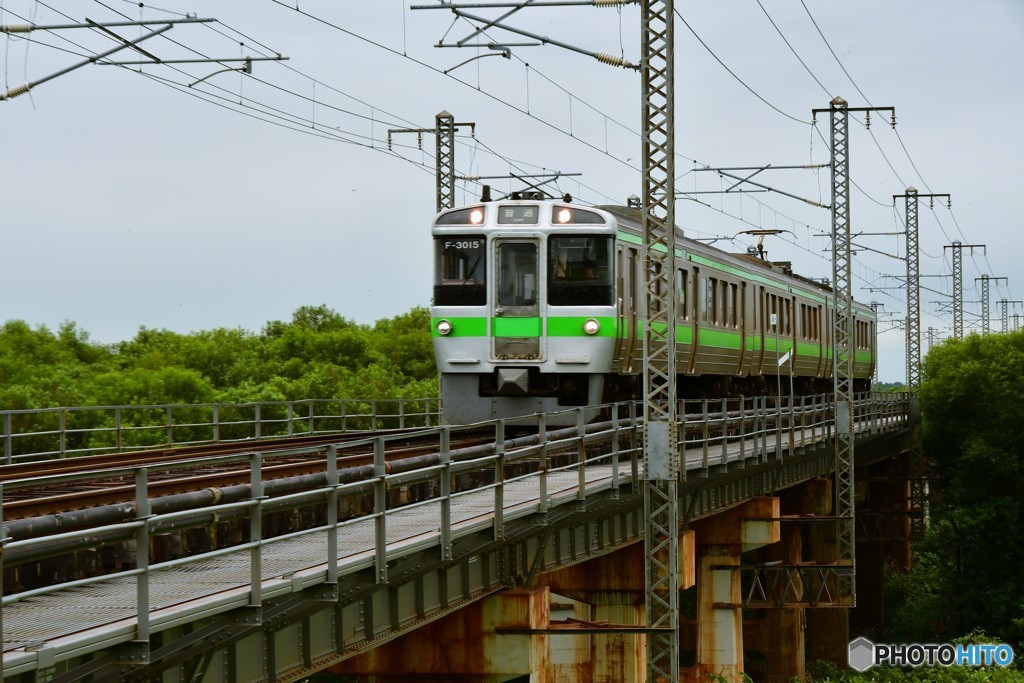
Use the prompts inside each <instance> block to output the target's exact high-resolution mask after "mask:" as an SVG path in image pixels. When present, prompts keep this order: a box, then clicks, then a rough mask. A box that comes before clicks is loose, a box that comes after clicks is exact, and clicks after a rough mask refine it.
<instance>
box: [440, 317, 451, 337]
mask: <svg viewBox="0 0 1024 683" xmlns="http://www.w3.org/2000/svg"><path fill="white" fill-rule="evenodd" d="M451 331H452V324H451V323H450V322H448V321H447V320H438V321H437V333H438V334H439V335H441V336H442V337H443V336H447V335H448V334H449V333H450V332H451Z"/></svg>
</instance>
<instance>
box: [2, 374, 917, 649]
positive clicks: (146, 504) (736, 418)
mask: <svg viewBox="0 0 1024 683" xmlns="http://www.w3.org/2000/svg"><path fill="white" fill-rule="evenodd" d="M827 399H828V397H827V396H820V397H807V398H805V399H801V400H800V401H799V402H797V401H792V402H785V401H784V402H775V401H773V400H771V398H769V399H764V398H736V399H728V400H721V399H719V400H715V401H701V402H700V404H699V407H700V410H699V411H698V410H689V411H688V410H681V411H680V416H681V420H680V421H681V425H680V438H681V442H682V445H683V446H684V448H685V449H686V450H685V451H684V453H683V456H684V459H685V463H684V467H685V468H686V469H687V470H688V471H690V472H693V473H694V474H696V475H698V476H699V475H700V472H701V471H702V470H708V469H709V468H712V467H716V466H719V465H726V464H728V463H729V462H732V461H735V460H736V459H739V458H749V457H757V458H763V459H767V458H768V457H773V458H778V459H785V458H788V457H791V456H793V455H794V452H795V451H796V450H798V449H800V448H802V447H804V446H805V445H806V443H808V442H809V441H810V440H811V439H813V440H816V441H821V440H823V439H828V438H830V436H831V434H832V430H833V429H834V427H833V424H834V420H835V417H834V410H833V406H832V404H831V403H830V402H829V401H828V400H827ZM783 403H789V405H783ZM683 407H684V408H686V407H690V408H693V407H694V406H693V404H689V403H688V402H687V403H684V406H683ZM604 408H605V409H606V414H607V415H608V416H609V417H610V419H609V420H607V421H606V422H604V423H600V424H598V425H597V426H594V425H587V424H585V421H584V416H585V414H586V413H585V412H584V411H588V412H589V411H593V409H594V407H592V406H591V407H586V408H574V409H572V410H571V411H569V412H574V413H575V415H576V417H577V420H576V426H575V427H567V428H558V429H556V430H553V431H552V430H550V429H547V428H546V427H545V426H544V425H545V424H546V422H547V420H549V419H551V418H552V416H551V415H546V416H541V415H534V416H531V417H530V419H531V420H532V421H533V423H534V424H539V425H540V428H539V430H538V433H537V435H536V436H531V437H517V438H511V439H510V438H506V434H505V429H506V426H507V422H506V421H505V420H493V421H490V422H486V423H481V424H478V425H473V426H472V429H474V430H479V429H480V428H481V427H485V428H488V429H492V430H493V433H494V440H493V441H492V443H491V444H489V445H484V446H475V447H471V448H463V449H461V450H453V449H452V448H451V437H452V434H453V433H459V432H463V431H469V430H470V429H471V427H468V426H467V427H453V426H431V427H426V428H424V429H422V430H418V431H417V432H416V433H415V435H410V434H404V435H375V436H367V438H365V439H359V440H358V441H357V442H346V443H339V444H335V445H332V446H329V447H327V450H326V453H327V455H326V457H327V467H326V473H327V474H326V477H325V479H324V482H323V484H319V485H317V486H316V487H314V488H313V489H312V490H307V491H301V492H298V493H292V494H286V495H285V496H279V497H277V498H268V497H267V495H266V494H265V493H264V490H263V488H264V486H263V483H264V482H263V480H262V477H261V469H262V462H263V461H264V460H265V459H267V458H269V457H273V456H275V455H279V454H280V451H262V452H261V451H252V452H248V453H245V454H241V455H235V456H217V457H216V458H205V459H204V458H200V459H196V460H195V461H192V462H191V463H189V464H191V465H194V464H196V463H198V462H206V463H210V462H212V461H214V460H216V461H217V462H218V463H223V462H231V461H239V462H248V464H249V467H250V469H251V472H252V475H251V483H250V487H249V491H248V496H247V497H245V498H244V499H242V500H235V501H224V502H217V503H215V504H211V505H204V506H200V507H196V508H194V509H189V510H172V511H167V512H155V513H154V512H153V510H152V509H151V505H150V503H152V502H153V501H151V500H149V499H148V482H149V480H150V478H151V476H152V475H153V473H156V472H160V471H166V470H170V469H178V468H181V467H184V466H186V465H184V464H182V463H174V464H166V465H160V464H157V465H146V466H140V467H125V468H118V469H117V470H116V471H117V472H118V473H119V474H122V475H132V476H134V478H135V486H136V504H135V507H134V516H132V514H133V511H132V510H131V509H129V517H128V518H127V519H124V520H121V521H117V522H114V523H109V524H105V525H100V526H97V527H92V528H88V529H81V530H77V531H66V532H64V533H61V534H60V535H59V536H50V537H44V538H25V539H22V540H12V541H10V542H7V543H6V548H5V549H4V552H3V553H0V571H2V569H3V566H2V563H3V562H4V558H5V557H6V556H8V554H9V553H10V551H13V550H17V549H19V548H24V547H30V546H44V545H46V544H47V543H50V542H54V540H57V541H66V540H75V539H86V538H90V539H97V538H100V537H102V536H103V532H105V531H107V532H119V533H124V534H130V535H131V536H132V537H133V538H135V540H136V548H137V562H138V564H137V567H136V568H135V569H131V570H127V571H121V572H119V573H118V574H117V576H121V577H130V576H134V577H135V579H136V587H137V595H138V608H139V609H138V615H137V616H138V626H137V628H138V631H139V634H140V635H144V634H147V633H148V628H149V624H148V619H149V603H148V600H149V597H148V596H149V581H150V578H149V577H150V575H151V574H152V573H153V572H156V571H164V570H168V569H170V568H173V567H179V566H182V565H187V564H192V563H196V562H200V561H203V560H205V559H208V558H210V557H217V556H221V555H225V554H230V553H248V554H249V557H250V570H251V572H250V573H251V577H252V581H251V586H250V588H251V595H250V602H251V604H254V605H258V604H260V599H261V594H260V590H261V589H260V585H259V584H260V583H261V582H262V581H263V580H264V579H263V577H262V568H261V567H262V560H261V552H262V548H263V547H264V546H266V545H269V544H272V543H279V542H282V541H283V540H284V536H287V537H289V538H291V537H295V536H297V535H304V534H309V533H315V532H325V533H326V534H327V537H328V539H327V540H328V549H329V552H328V553H327V555H328V556H327V557H326V558H325V562H326V563H327V572H326V576H327V577H328V579H327V580H333V579H331V578H330V577H331V576H332V574H333V576H334V577H335V578H336V576H337V572H338V561H339V560H338V553H337V549H338V534H339V530H341V529H343V528H345V527H346V526H348V525H350V524H355V523H358V522H359V521H366V522H372V523H373V525H374V526H375V529H376V538H377V543H376V548H375V552H374V557H373V566H374V567H375V570H376V576H377V580H378V581H381V582H386V581H387V571H388V564H389V563H390V562H393V560H394V559H395V558H396V557H397V556H398V553H397V551H389V549H388V547H387V542H386V538H387V524H388V518H389V514H388V513H389V512H391V511H394V510H396V509H400V508H405V507H408V506H413V505H417V506H418V505H423V504H426V503H428V502H429V503H434V502H437V503H439V504H440V519H439V520H438V522H439V523H438V526H437V532H436V533H437V538H438V540H439V543H440V553H441V557H442V559H445V558H447V559H451V550H452V543H453V541H454V539H456V538H457V537H458V536H459V534H460V533H467V529H466V528H463V527H459V526H458V525H456V524H455V523H454V522H453V520H452V518H451V501H452V500H453V499H455V498H457V497H460V496H463V495H466V494H468V493H469V492H471V491H476V492H479V491H483V490H489V491H492V492H493V496H494V508H493V510H492V515H491V521H490V522H488V524H490V525H492V526H493V528H494V534H495V539H496V540H500V539H502V538H503V534H504V514H505V513H504V505H503V495H504V488H505V486H507V485H508V484H509V483H511V482H513V481H516V480H520V479H523V478H526V477H537V478H538V482H539V486H538V490H539V498H538V500H537V508H538V509H539V510H541V511H545V510H547V509H548V507H549V506H550V505H551V504H552V501H553V500H554V499H555V498H556V497H558V498H561V497H562V496H564V495H566V493H565V491H571V490H572V489H571V488H570V489H563V491H562V492H558V493H557V496H556V495H554V494H552V493H550V492H549V491H548V487H547V479H548V477H549V476H551V474H552V473H554V472H558V471H570V470H573V469H575V470H578V471H579V480H578V484H577V486H576V492H575V496H576V497H577V498H580V499H583V498H586V496H587V493H588V486H591V485H592V484H591V483H588V479H587V477H586V470H587V469H588V468H592V467H595V466H597V465H598V464H600V465H602V466H604V465H606V464H610V465H611V471H612V474H611V484H610V485H611V486H612V487H613V488H615V489H617V488H618V487H619V486H620V484H621V483H622V482H623V481H626V480H635V479H636V477H637V476H638V473H639V472H640V471H641V468H642V457H641V453H642V450H641V447H640V446H639V443H640V440H641V438H642V429H640V426H641V421H640V420H639V419H637V416H638V415H640V414H642V411H639V410H638V409H637V405H636V404H635V403H621V404H610V405H608V406H604ZM854 410H855V419H856V420H857V425H858V427H857V429H858V431H867V432H869V433H875V432H877V431H886V430H891V429H902V428H904V427H905V426H906V424H908V420H909V406H908V398H907V397H906V396H905V395H900V394H872V395H862V396H857V397H855V400H854ZM562 412H564V411H562ZM410 436H415V438H417V439H425V438H430V439H437V452H436V453H435V454H434V455H433V456H423V458H422V459H421V460H417V463H418V464H417V466H416V467H413V468H411V469H408V470H401V471H397V472H389V471H388V469H387V467H386V465H385V462H384V453H385V451H386V445H387V443H389V442H391V441H394V440H397V439H399V438H410ZM624 439H628V440H629V445H627V446H626V447H623V446H622V441H623V440H624ZM750 443H752V444H753V448H754V450H753V451H752V452H748V451H747V450H746V448H747V446H748V444H750ZM370 444H372V445H373V446H374V454H375V455H374V465H373V468H372V469H373V471H372V473H368V475H367V476H363V477H362V478H361V479H360V480H358V481H340V479H339V470H338V457H339V454H342V453H343V452H344V451H345V450H346V449H351V448H358V447H360V446H362V447H366V446H367V445H370ZM596 446H601V447H602V448H601V451H600V452H599V453H594V452H593V449H594V447H596ZM323 448H324V447H323V446H318V447H316V448H312V447H311V448H308V449H289V452H290V453H300V454H301V453H303V452H309V453H312V452H314V450H318V451H322V450H323ZM588 449H590V450H589V451H588ZM730 449H733V450H730ZM698 453H699V455H700V457H699V458H697V459H696V460H695V459H694V458H693V457H690V456H691V455H692V456H694V457H696V455H697V454H698ZM552 459H558V462H552ZM512 466H515V467H524V468H527V471H524V472H518V473H517V472H510V471H509V469H508V468H509V467H512ZM462 470H471V471H479V472H483V473H487V476H483V477H481V479H480V481H478V482H476V483H474V484H472V485H471V486H468V487H464V488H463V489H462V490H453V486H452V482H453V477H455V475H456V474H457V473H458V472H460V471H462ZM89 476H92V477H93V478H95V476H96V473H87V474H83V473H76V474H74V475H62V476H61V477H60V478H59V479H60V481H61V482H69V481H74V480H81V479H84V478H88V477H89ZM104 476H110V471H105V472H104ZM603 481H605V482H607V479H604V480H603ZM32 483H33V484H35V485H38V484H39V480H35V481H34V482H32ZM414 483H431V484H432V485H433V484H436V489H435V490H434V492H433V493H432V494H431V495H429V496H428V498H427V499H426V500H424V501H415V502H409V501H406V502H405V503H401V502H398V503H397V504H396V503H395V502H389V499H388V496H387V492H388V490H389V489H392V490H393V489H394V488H395V487H399V486H407V485H410V484H414ZM28 484H29V482H27V481H14V482H6V483H4V484H0V499H2V496H3V490H4V489H5V488H6V489H16V488H20V487H22V486H26V485H28ZM606 485H607V484H603V486H606ZM489 495H490V494H489ZM361 496H370V497H371V499H372V502H373V509H372V511H370V512H368V513H359V514H353V515H351V516H350V517H349V518H348V519H339V515H338V510H339V505H338V503H339V502H340V501H343V500H346V499H351V498H353V497H361ZM153 500H158V499H153ZM275 502H276V503H278V504H279V505H292V504H294V503H297V502H302V503H304V504H317V505H326V506H327V508H328V515H327V522H326V523H325V524H321V525H319V526H316V527H315V528H311V529H303V530H301V531H294V532H289V533H288V534H285V535H283V536H281V537H274V538H264V535H263V527H262V524H263V522H262V517H263V514H262V513H263V512H265V511H268V510H269V509H272V508H273V507H277V506H275V505H274V503H275ZM227 513H233V514H234V515H241V518H245V517H248V518H249V520H250V535H249V540H247V541H244V542H240V543H238V544H236V545H234V546H228V547H225V548H219V549H216V550H213V551H210V552H207V553H201V554H198V555H194V556H188V557H179V558H175V559H171V560H167V561H165V562H160V563H150V561H149V547H150V541H151V539H152V536H153V534H155V533H157V532H158V531H160V530H161V529H162V528H166V527H167V526H168V525H170V524H171V523H172V522H175V523H179V524H180V523H182V521H184V520H188V518H189V517H190V516H200V515H210V514H213V515H215V516H222V517H221V518H228V517H230V515H228V514H227ZM474 524H476V525H477V528H478V526H479V522H474ZM6 535H7V534H6V527H5V531H4V533H3V535H2V536H0V539H4V538H5V537H6ZM97 542H109V538H107V540H106V541H97ZM331 549H333V550H331ZM300 569H301V568H300ZM109 578H110V576H102V575H101V576H96V577H90V578H85V579H77V580H75V581H73V582H67V583H64V584H55V585H52V586H46V587H43V588H34V589H31V590H30V591H27V592H23V593H20V594H14V595H9V596H6V597H4V598H3V601H2V603H0V604H2V605H5V606H6V605H12V604H14V603H16V602H18V601H20V600H23V599H24V598H26V597H28V596H29V595H31V596H38V595H43V594H46V593H51V592H55V591H58V590H61V589H62V588H65V587H67V586H70V585H75V586H82V585H89V584H91V583H98V582H101V581H106V580H108V579H109Z"/></svg>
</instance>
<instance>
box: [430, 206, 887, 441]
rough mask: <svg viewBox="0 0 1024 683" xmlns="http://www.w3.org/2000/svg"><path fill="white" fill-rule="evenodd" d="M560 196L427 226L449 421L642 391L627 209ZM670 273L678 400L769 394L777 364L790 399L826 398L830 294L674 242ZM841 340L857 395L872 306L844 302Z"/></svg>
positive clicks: (634, 224) (640, 309)
mask: <svg viewBox="0 0 1024 683" xmlns="http://www.w3.org/2000/svg"><path fill="white" fill-rule="evenodd" d="M565 199H566V201H558V200H550V199H545V198H543V197H542V196H540V195H530V194H526V195H523V194H513V195H512V196H511V198H510V199H508V200H502V201H494V202H487V201H485V202H481V203H478V204H474V205H471V206H466V207H462V208H458V209H452V210H448V211H444V212H442V213H440V214H438V216H437V217H436V218H435V219H434V222H433V227H432V234H433V238H434V275H435V279H434V296H433V302H432V306H431V326H432V333H433V342H434V353H435V355H436V358H437V367H438V371H439V372H440V374H441V394H442V399H443V404H444V415H445V419H446V420H448V421H449V422H450V423H453V424H467V423H471V422H477V421H480V420H486V419H492V418H496V417H513V416H520V415H528V414H532V413H537V412H552V411H556V410H559V409H563V408H566V407H573V406H583V405H596V404H600V403H605V402H610V401H619V400H626V399H632V398H639V397H640V395H641V386H642V380H643V377H642V373H643V324H644V306H645V304H646V299H645V297H644V296H643V272H642V264H641V253H640V252H641V244H642V241H641V235H642V232H641V224H640V213H639V211H637V210H636V209H633V208H627V207H622V206H601V207H585V206H580V205H575V204H572V203H571V200H570V198H568V197H566V198H565ZM676 266H677V272H676V277H675V284H676V286H677V287H678V296H679V299H678V301H679V305H678V318H677V327H676V329H677V334H676V337H677V362H678V368H679V371H678V372H679V374H678V392H679V395H680V397H685V398H713V397H723V396H739V395H746V396H758V395H766V394H774V393H775V391H774V389H775V384H776V377H777V373H778V372H780V370H779V368H780V364H779V360H780V359H783V364H782V365H781V373H782V375H783V376H784V377H786V378H787V383H788V377H789V374H790V372H792V375H793V386H794V388H795V391H796V393H797V394H809V393H818V392H826V391H831V388H832V349H831V337H832V316H833V311H832V304H831V301H832V300H831V297H832V290H831V289H830V288H829V287H827V286H825V285H822V284H821V283H818V282H815V281H812V280H809V279H807V278H803V277H800V276H798V275H795V274H793V273H792V272H791V270H790V268H789V267H788V264H783V263H770V262H767V261H764V260H762V259H760V258H758V257H757V256H754V255H749V254H730V253H727V252H724V251H721V250H719V249H715V248H714V247H711V246H709V245H707V244H702V243H700V242H696V241H694V240H691V239H687V238H686V237H683V236H679V237H678V238H677V240H676ZM853 334H854V343H855V346H856V349H855V354H854V377H855V380H854V385H855V390H857V391H862V390H866V389H867V388H868V386H869V383H870V378H871V374H872V371H873V368H874V363H875V353H874V351H875V334H876V320H875V316H874V314H873V313H872V311H871V309H870V308H868V307H866V306H863V305H861V304H855V305H854V329H853ZM787 353H790V355H789V357H788V359H787V357H786V355H785V354H787Z"/></svg>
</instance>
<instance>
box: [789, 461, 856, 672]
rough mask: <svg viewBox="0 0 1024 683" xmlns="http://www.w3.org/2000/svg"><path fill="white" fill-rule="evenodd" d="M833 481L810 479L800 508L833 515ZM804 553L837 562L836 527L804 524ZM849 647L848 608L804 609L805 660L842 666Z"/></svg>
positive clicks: (814, 558) (810, 557) (813, 558)
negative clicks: (805, 616)
mask: <svg viewBox="0 0 1024 683" xmlns="http://www.w3.org/2000/svg"><path fill="white" fill-rule="evenodd" d="M832 490H833V489H832V480H831V479H828V478H819V479H812V480H811V481H809V482H807V483H806V484H804V485H803V486H802V487H801V494H802V496H801V497H802V507H803V509H804V510H805V511H806V512H808V513H810V514H814V515H821V516H828V515H831V514H832V509H833V500H832ZM807 527H808V528H807V530H806V532H805V533H806V543H805V546H804V555H805V557H806V558H807V559H808V560H809V561H811V562H818V563H821V564H833V563H835V561H836V526H835V525H834V524H830V523H827V522H821V523H810V524H808V525H807ZM849 647H850V610H849V609H846V608H842V607H831V608H825V609H811V610H808V611H807V660H808V661H812V662H813V661H817V660H822V661H826V662H832V663H833V664H835V665H836V666H840V667H845V666H846V664H847V661H846V660H847V657H848V655H849Z"/></svg>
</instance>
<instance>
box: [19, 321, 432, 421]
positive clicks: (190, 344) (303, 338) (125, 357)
mask: <svg viewBox="0 0 1024 683" xmlns="http://www.w3.org/2000/svg"><path fill="white" fill-rule="evenodd" d="M436 395H437V376H436V370H435V369H434V356H433V351H432V349H431V342H430V327H429V312H428V311H427V309H425V308H414V309H413V310H411V311H409V312H408V313H403V314H401V315H398V316H396V317H394V318H388V319H383V320H379V321H377V323H376V324H375V325H372V326H370V325H359V324H356V323H354V322H352V321H350V320H346V319H345V318H343V317H342V316H341V315H339V314H338V313H336V312H335V311H333V310H331V309H329V308H328V307H326V306H303V307H302V308H299V309H298V310H297V311H295V313H294V315H293V316H292V320H291V321H290V322H281V321H277V320H274V321H270V322H268V323H267V324H266V326H265V327H264V328H263V330H262V331H260V332H259V333H253V332H248V331H245V330H241V329H225V328H218V329H214V330H209V331H202V332H194V333H191V334H179V333H177V332H170V331H168V330H151V329H146V328H141V329H140V330H139V332H138V334H136V335H135V337H134V338H133V339H130V340H128V341H125V342H120V343H116V344H110V345H105V344H96V343H93V342H91V341H90V340H89V335H88V333H86V332H85V331H83V330H80V329H79V328H78V327H77V326H76V325H75V324H74V323H70V322H69V323H65V324H63V325H61V326H60V329H58V330H57V331H56V332H53V331H51V330H49V329H47V328H46V327H38V328H32V327H31V326H29V325H28V324H26V323H25V322H22V321H20V320H11V321H8V322H6V323H4V325H3V326H2V327H0V409H20V408H47V407H55V406H81V405H126V404H134V405H139V404H164V403H202V402H232V403H243V402H248V401H269V400H275V401H277V400H297V399H308V398H332V399H334V398H420V397H424V396H436Z"/></svg>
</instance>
